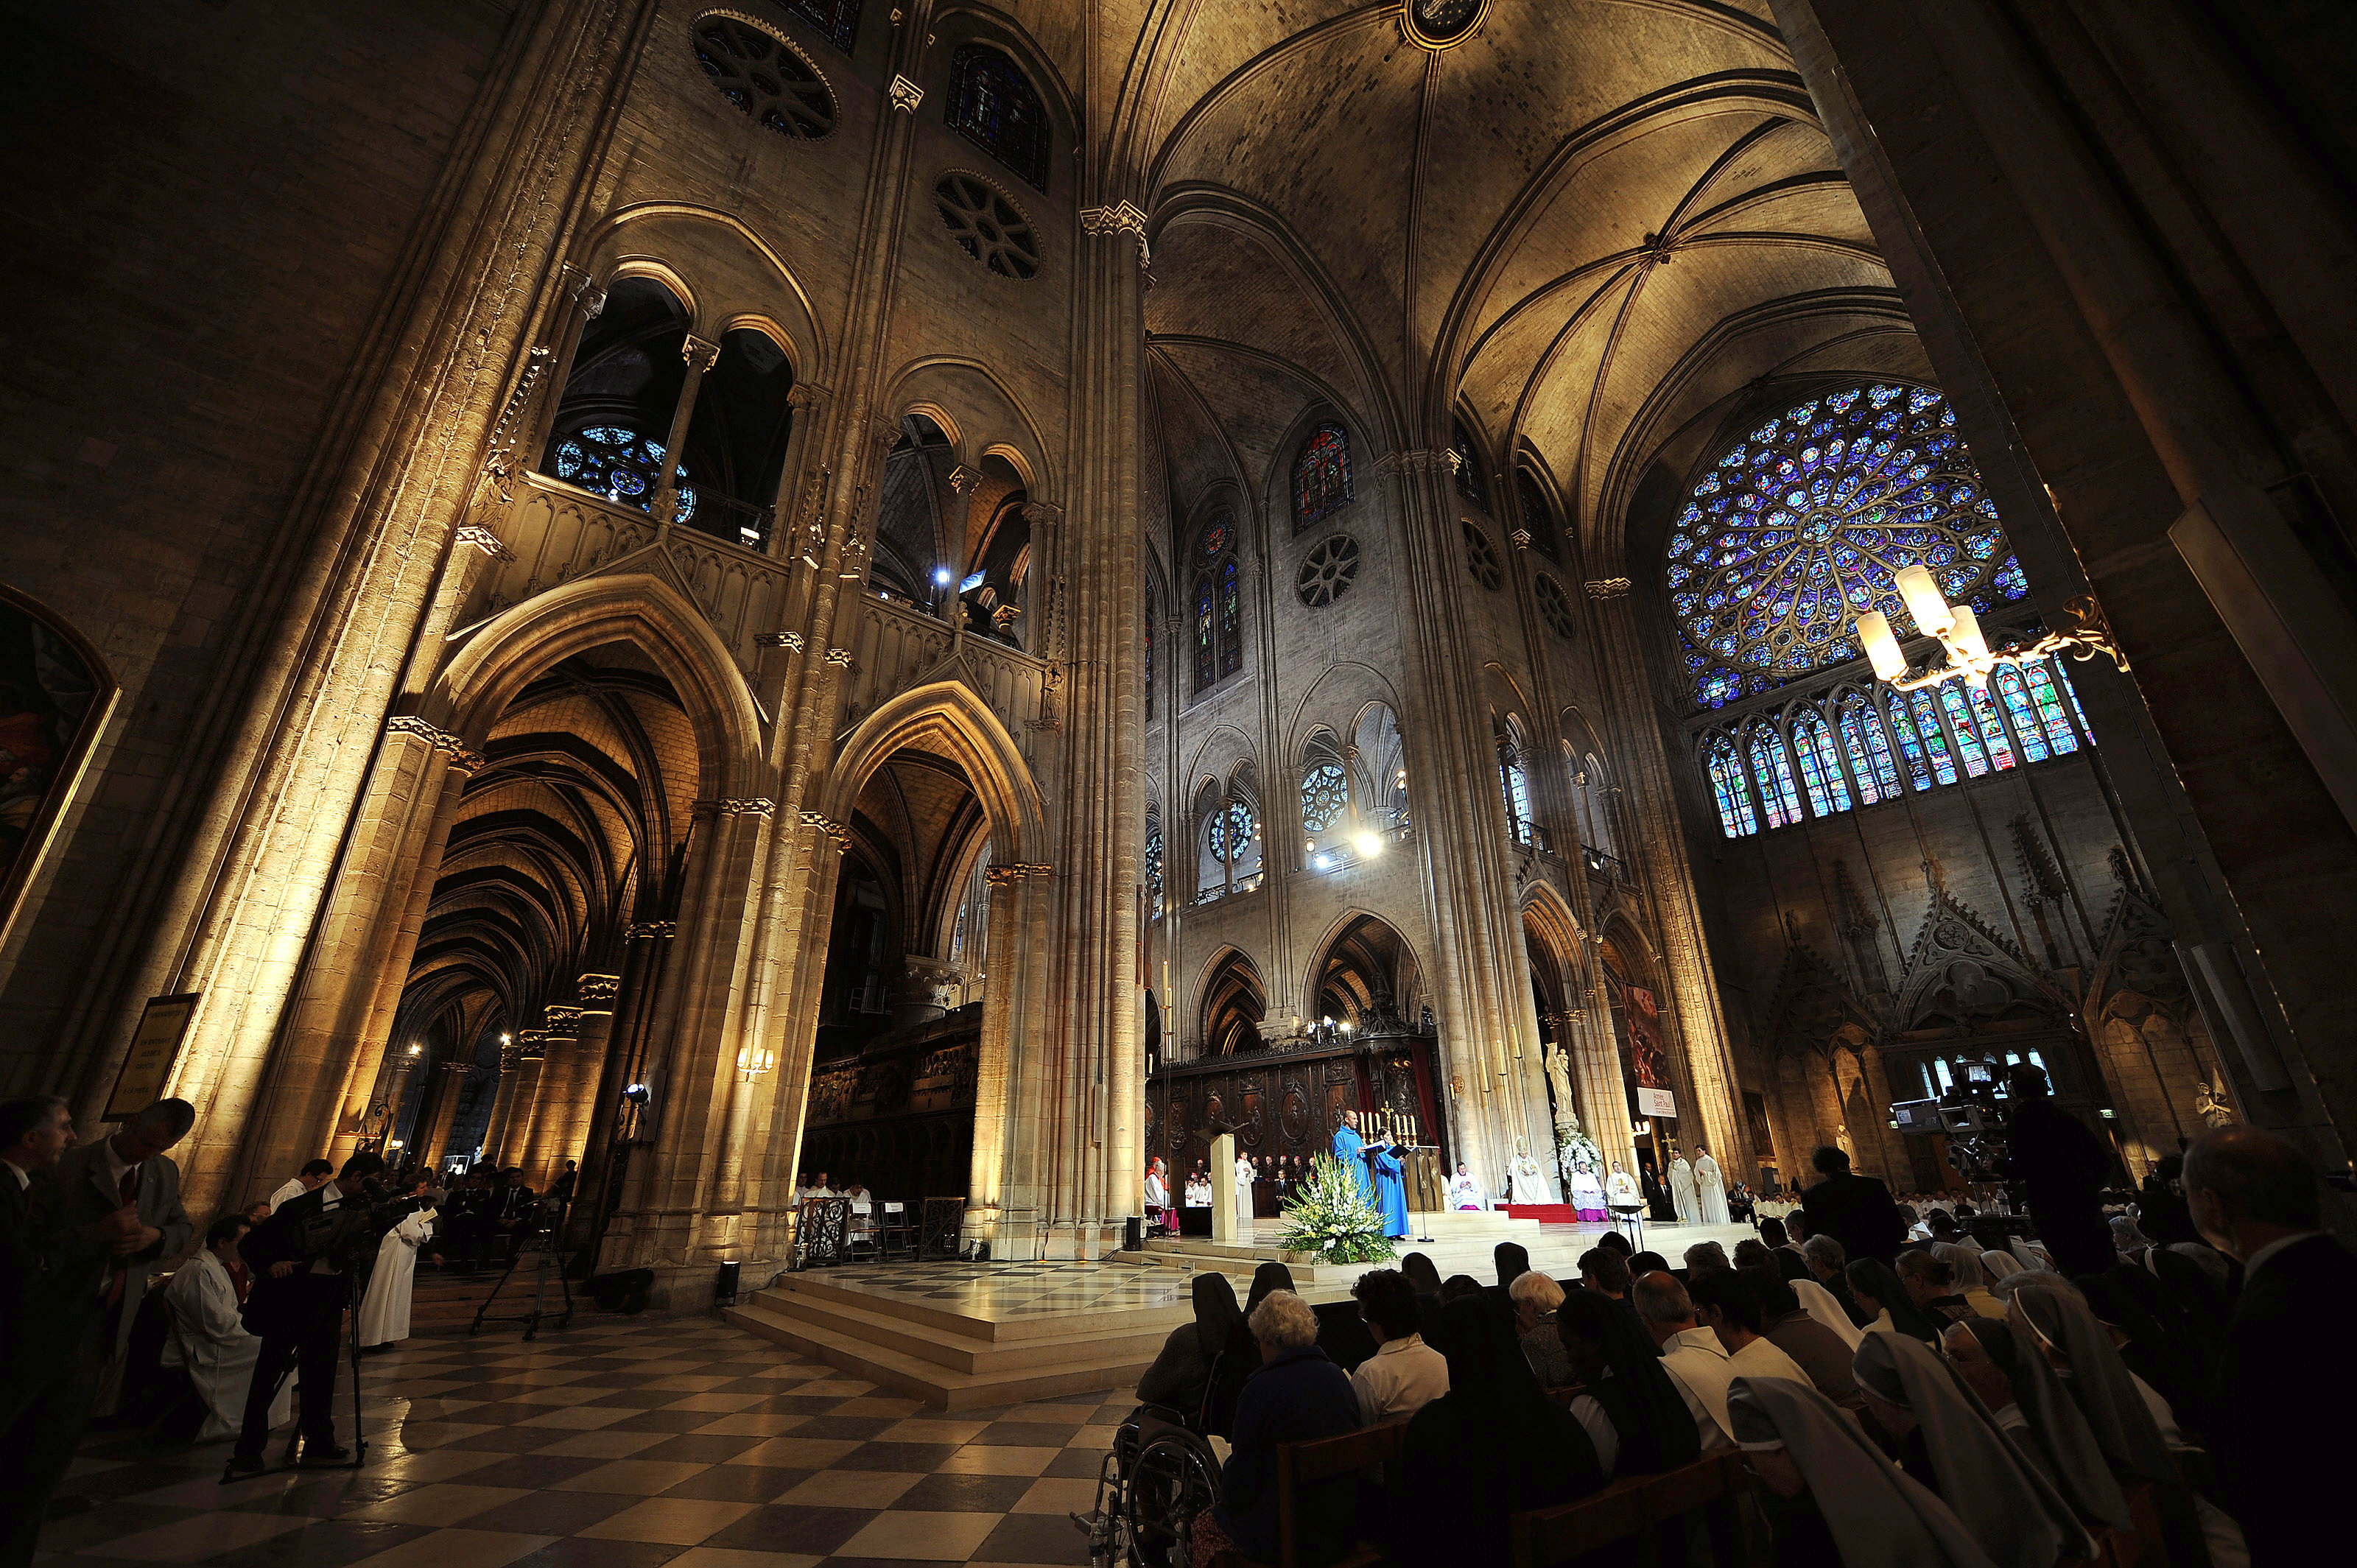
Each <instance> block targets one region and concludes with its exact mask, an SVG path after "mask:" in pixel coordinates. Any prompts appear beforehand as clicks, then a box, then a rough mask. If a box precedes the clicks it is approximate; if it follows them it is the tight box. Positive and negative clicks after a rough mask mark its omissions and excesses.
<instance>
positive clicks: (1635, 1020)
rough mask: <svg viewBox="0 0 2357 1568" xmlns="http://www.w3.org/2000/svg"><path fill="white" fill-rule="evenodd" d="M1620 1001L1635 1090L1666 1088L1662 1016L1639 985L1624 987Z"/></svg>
mask: <svg viewBox="0 0 2357 1568" xmlns="http://www.w3.org/2000/svg"><path fill="white" fill-rule="evenodd" d="M1620 1001H1621V1005H1622V1010H1623V1014H1622V1015H1623V1016H1625V1017H1626V1018H1627V1019H1628V1020H1629V1056H1630V1063H1631V1067H1632V1068H1634V1069H1635V1070H1636V1074H1637V1087H1638V1088H1639V1089H1641V1090H1645V1089H1667V1088H1668V1087H1669V1086H1670V1061H1669V1058H1668V1057H1666V1056H1664V1055H1663V1052H1662V1014H1661V1009H1660V1008H1659V1007H1657V1006H1655V1005H1654V1004H1653V993H1652V992H1650V991H1648V990H1646V989H1645V988H1644V987H1643V986H1641V985H1624V986H1622V987H1621V988H1620ZM1649 1114H1650V1112H1649ZM1664 1114H1666V1112H1665V1113H1664Z"/></svg>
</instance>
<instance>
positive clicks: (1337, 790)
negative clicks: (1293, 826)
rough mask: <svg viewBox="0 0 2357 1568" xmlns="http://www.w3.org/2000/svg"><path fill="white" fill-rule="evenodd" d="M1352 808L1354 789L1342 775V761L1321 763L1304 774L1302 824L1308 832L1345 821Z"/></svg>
mask: <svg viewBox="0 0 2357 1568" xmlns="http://www.w3.org/2000/svg"><path fill="white" fill-rule="evenodd" d="M1350 809H1351V788H1350V785H1349V784H1348V783H1346V782H1345V781H1344V779H1343V777H1342V765H1341V764H1340V763H1339V762H1318V763H1312V764H1311V765H1310V768H1309V770H1308V772H1307V773H1304V774H1303V775H1302V776H1301V826H1302V830H1303V831H1304V832H1313V833H1322V832H1325V831H1326V830H1327V829H1328V828H1330V827H1332V826H1334V825H1335V824H1336V823H1338V822H1340V821H1341V820H1342V817H1343V814H1344V813H1345V812H1347V811H1349V810H1350Z"/></svg>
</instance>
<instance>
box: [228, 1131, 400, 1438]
mask: <svg viewBox="0 0 2357 1568" xmlns="http://www.w3.org/2000/svg"><path fill="white" fill-rule="evenodd" d="M383 1176H384V1160H383V1158H382V1156H380V1155H371V1154H367V1153H362V1154H357V1155H353V1156H352V1157H351V1158H350V1159H349V1160H346V1161H345V1162H344V1168H343V1169H342V1170H341V1171H339V1172H338V1173H337V1175H336V1179H335V1180H333V1181H331V1182H329V1183H328V1185H327V1186H325V1187H319V1188H317V1189H316V1190H314V1191H311V1192H307V1193H305V1194H303V1195H302V1196H301V1197H290V1198H288V1199H287V1200H286V1201H285V1203H282V1204H280V1205H279V1206H278V1211H277V1212H276V1213H275V1214H273V1215H272V1216H271V1217H270V1218H269V1219H267V1220H265V1221H264V1222H263V1223H262V1224H261V1225H258V1226H256V1227H255V1228H254V1229H253V1230H250V1231H248V1232H247V1233H246V1237H245V1240H243V1241H242V1242H240V1243H239V1244H238V1251H239V1252H240V1254H241V1255H242V1256H243V1257H244V1259H245V1264H246V1267H247V1268H248V1269H249V1270H251V1271H252V1273H253V1293H252V1294H249V1295H248V1296H247V1297H246V1301H245V1326H246V1328H247V1330H248V1331H249V1332H250V1333H252V1334H253V1335H255V1336H256V1337H259V1338H260V1339H261V1340H262V1350H261V1352H260V1354H258V1355H257V1356H256V1357H255V1358H254V1362H253V1383H252V1384H251V1385H250V1386H249V1387H248V1388H247V1390H246V1395H245V1423H244V1425H243V1427H242V1429H241V1430H240V1431H239V1433H238V1436H237V1447H236V1449H235V1450H234V1451H232V1452H231V1455H230V1461H229V1473H230V1474H231V1475H232V1476H251V1475H255V1474H258V1473H259V1472H260V1471H261V1470H262V1468H263V1458H262V1451H263V1449H264V1446H265V1445H266V1444H268V1443H269V1441H270V1406H271V1402H272V1401H273V1400H274V1399H275V1398H276V1397H277V1391H278V1380H279V1379H280V1378H281V1377H283V1376H284V1375H285V1370H286V1363H287V1362H288V1360H290V1359H292V1360H294V1361H295V1362H296V1366H297V1368H298V1370H299V1373H300V1377H301V1382H300V1384H299V1385H298V1390H297V1391H298V1392H299V1393H300V1395H301V1397H302V1407H301V1411H300V1420H299V1424H300V1426H301V1429H302V1433H303V1456H302V1460H301V1463H302V1464H304V1465H306V1466H333V1465H344V1464H349V1463H350V1461H351V1456H352V1455H351V1451H350V1449H348V1448H343V1447H340V1446H339V1445H338V1444H337V1443H336V1346H337V1340H338V1337H339V1333H340V1331H341V1329H342V1327H343V1320H344V1308H345V1307H346V1306H347V1305H350V1302H351V1299H352V1285H351V1280H350V1277H349V1276H348V1275H347V1274H346V1273H345V1272H344V1269H343V1266H342V1262H341V1261H340V1260H339V1259H335V1258H316V1257H313V1256H311V1254H310V1249H309V1247H308V1246H307V1232H308V1230H309V1228H310V1227H312V1226H313V1225H314V1224H315V1223H316V1222H317V1221H318V1220H321V1219H327V1218H328V1217H329V1216H331V1215H337V1214H340V1213H342V1212H343V1211H344V1210H345V1208H347V1206H349V1205H352V1204H369V1203H372V1202H374V1201H375V1200H376V1198H377V1197H379V1196H381V1188H382V1178H383ZM370 1255H371V1256H373V1255H374V1249H373V1247H372V1246H371V1249H370Z"/></svg>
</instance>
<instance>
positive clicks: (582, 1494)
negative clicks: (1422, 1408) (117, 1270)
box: [41, 1316, 1134, 1568]
mask: <svg viewBox="0 0 2357 1568" xmlns="http://www.w3.org/2000/svg"><path fill="white" fill-rule="evenodd" d="M364 1386H365V1391H366V1397H367V1400H368V1408H367V1412H366V1422H367V1426H368V1430H369V1433H370V1444H371V1445H370V1449H369V1463H368V1466H367V1467H366V1468H365V1469H363V1470H361V1471H357V1472H353V1471H331V1472H324V1473H318V1472H315V1473H305V1472H290V1473H288V1474H285V1475H275V1476H266V1477H259V1478H255V1479H251V1480H245V1481H240V1482H237V1483H235V1484H233V1485H231V1486H222V1485H221V1484H220V1477H221V1466H222V1464H223V1462H224V1460H225V1459H226V1458H227V1455H228V1449H229V1444H227V1443H216V1444H205V1445H202V1446H199V1447H194V1448H190V1447H186V1446H181V1447H167V1446H161V1445H158V1444H153V1443H150V1442H148V1441H147V1440H146V1439H145V1438H144V1437H142V1436H139V1435H138V1434H122V1433H101V1434H91V1437H90V1438H89V1439H88V1440H87V1441H86V1442H85V1443H84V1444H83V1446H82V1452H81V1457H80V1458H79V1459H77V1461H76V1462H75V1466H74V1470H73V1473H72V1474H71V1476H70V1477H69V1478H68V1479H67V1481H66V1483H65V1486H64V1487H63V1488H62V1490H64V1491H65V1492H68V1493H71V1494H77V1495H80V1496H81V1497H84V1498H90V1499H91V1501H92V1503H93V1504H94V1505H95V1506H93V1507H91V1509H89V1510H87V1511H85V1512H81V1513H76V1514H71V1515H68V1516H66V1517H64V1518H60V1519H57V1520H52V1521H51V1522H50V1523H49V1525H48V1528H47V1529H46V1530H44V1531H43V1532H42V1538H41V1552H42V1555H43V1559H44V1560H45V1561H47V1562H48V1563H52V1564H54V1565H55V1568H85V1565H87V1564H91V1563H106V1562H114V1563H145V1564H153V1563H206V1564H210V1565H216V1568H248V1565H251V1568H359V1565H362V1564H365V1565H366V1568H576V1564H578V1565H580V1568H590V1565H591V1564H595V1565H597V1568H655V1565H656V1564H659V1563H668V1564H671V1565H672V1568H820V1565H821V1564H823V1565H824V1568H858V1565H862V1564H881V1563H893V1564H899V1565H901V1568H906V1565H908V1564H910V1563H1038V1564H1047V1563H1086V1562H1087V1560H1088V1559H1087V1554H1086V1552H1085V1551H1084V1545H1085V1543H1084V1541H1083V1539H1082V1535H1081V1533H1080V1531H1079V1530H1077V1529H1075V1528H1074V1527H1073V1525H1072V1523H1071V1520H1069V1519H1067V1518H1066V1517H1065V1515H1066V1514H1067V1513H1068V1512H1070V1511H1073V1510H1078V1511H1081V1512H1086V1511H1087V1510H1088V1509H1089V1508H1090V1507H1091V1506H1092V1504H1093V1502H1094V1499H1095V1477H1096V1474H1097V1466H1098V1462H1099V1459H1100V1457H1101V1456H1102V1455H1103V1452H1104V1450H1105V1449H1106V1447H1107V1446H1108V1445H1109V1444H1111V1441H1112V1435H1113V1428H1114V1423H1117V1422H1118V1421H1119V1420H1120V1419H1121V1418H1122V1417H1123V1416H1124V1415H1125V1414H1126V1413H1127V1412H1128V1411H1129V1410H1130V1408H1131V1406H1132V1405H1133V1404H1134V1401H1132V1400H1130V1399H1128V1398H1127V1397H1126V1391H1122V1392H1120V1393H1107V1394H1104V1395H1101V1396H1081V1397H1076V1398H1071V1399H1068V1400H1063V1401H1060V1402H1054V1403H1045V1404H1032V1405H1019V1406H1011V1407H1006V1408H1003V1409H994V1410H980V1411H968V1412H959V1413H958V1414H957V1415H955V1416H953V1417H944V1416H943V1415H942V1413H941V1412H938V1411H929V1410H928V1409H927V1408H926V1407H925V1406H922V1405H920V1404H919V1403H918V1402H916V1401H914V1400H909V1399H903V1398H899V1397H897V1396H892V1395H889V1394H887V1393H885V1392H883V1391H879V1390H877V1388H875V1387H874V1386H873V1385H871V1384H869V1383H866V1382H865V1381H862V1380H858V1379H856V1378H851V1377H848V1376H846V1375H845V1374H844V1373H841V1372H838V1371H836V1370H835V1369H833V1368H831V1367H828V1366H825V1365H823V1363H820V1362H817V1361H812V1360H806V1359H802V1358H800V1357H797V1356H795V1355H793V1354H792V1353H791V1352H789V1351H786V1350H783V1349H781V1348H778V1347H775V1346H772V1345H770V1344H769V1343H767V1342H766V1341H764V1340H760V1339H758V1338H755V1337H753V1336H751V1335H749V1334H746V1333H743V1332H741V1331H739V1330H737V1329H734V1328H730V1327H728V1326H725V1325H722V1324H719V1323H717V1322H715V1321H712V1320H706V1319H684V1320H683V1319H660V1318H638V1319H619V1318H600V1317H597V1316H587V1317H582V1318H576V1320H575V1322H574V1326H572V1327H571V1328H568V1329H566V1330H565V1331H564V1332H562V1333H548V1332H544V1333H543V1334H542V1336H541V1337H540V1338H539V1339H537V1340H535V1341H534V1342H533V1343H532V1344H529V1345H527V1344H524V1343H522V1341H521V1340H519V1339H518V1338H517V1337H515V1335H514V1333H513V1331H510V1332H509V1333H507V1334H505V1335H502V1336H497V1337H494V1336H493V1335H490V1334H486V1335H484V1336H483V1337H479V1338H476V1339H464V1338H435V1339H412V1340H409V1341H407V1342H406V1343H405V1344H404V1346H403V1347H402V1348H400V1349H399V1350H396V1351H393V1352H391V1353H389V1354H386V1355H383V1356H380V1357H372V1358H371V1359H369V1360H368V1361H367V1362H366V1363H365V1371H364ZM337 1414H338V1417H339V1427H340V1429H341V1431H342V1433H343V1434H345V1435H346V1437H347V1440H349V1434H350V1431H351V1425H350V1419H351V1412H350V1383H349V1374H347V1377H346V1379H345V1380H343V1385H342V1386H341V1387H339V1390H338V1401H337ZM273 1456H274V1457H275V1445H274V1455H273Z"/></svg>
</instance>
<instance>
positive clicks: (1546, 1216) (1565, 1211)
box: [1498, 1203, 1579, 1225]
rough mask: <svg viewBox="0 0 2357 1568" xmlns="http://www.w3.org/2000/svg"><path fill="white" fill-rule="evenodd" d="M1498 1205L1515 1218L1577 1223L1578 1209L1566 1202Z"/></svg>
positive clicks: (1554, 1222) (1547, 1222)
mask: <svg viewBox="0 0 2357 1568" xmlns="http://www.w3.org/2000/svg"><path fill="white" fill-rule="evenodd" d="M1498 1207H1499V1208H1502V1209H1503V1210H1505V1212H1506V1213H1508V1214H1511V1215H1512V1216H1513V1217H1514V1218H1515V1219H1535V1220H1537V1221H1538V1222H1539V1223H1540V1224H1542V1225H1577V1224H1578V1223H1579V1210H1578V1209H1577V1208H1573V1207H1572V1206H1571V1205H1569V1204H1568V1203H1503V1204H1500V1205H1499V1206H1498Z"/></svg>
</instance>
